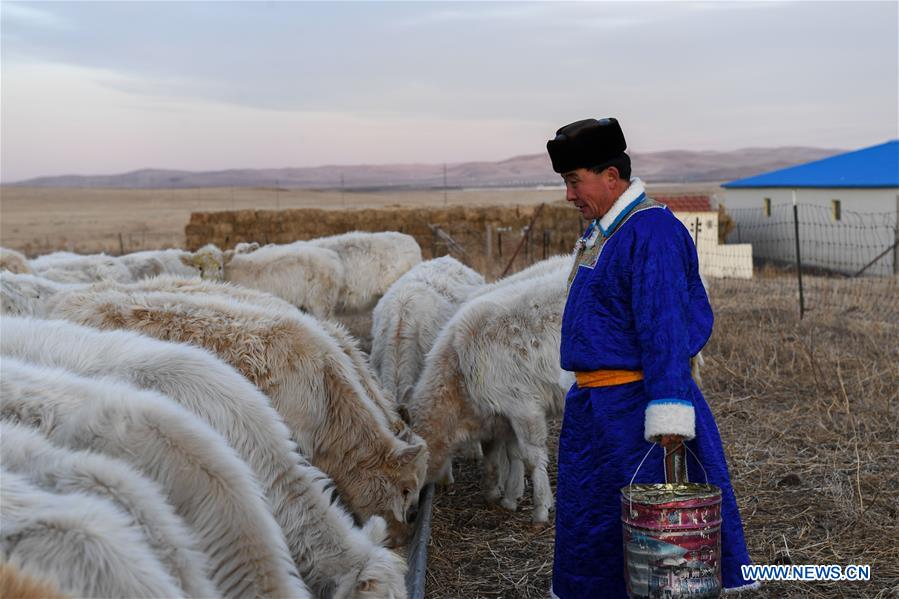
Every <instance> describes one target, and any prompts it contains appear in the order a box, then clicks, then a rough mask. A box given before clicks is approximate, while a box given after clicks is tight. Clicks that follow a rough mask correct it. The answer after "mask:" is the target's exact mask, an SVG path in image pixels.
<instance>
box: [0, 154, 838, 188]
mask: <svg viewBox="0 0 899 599" xmlns="http://www.w3.org/2000/svg"><path fill="white" fill-rule="evenodd" d="M843 151H844V150H837V149H822V148H806V147H781V148H746V149H741V150H734V151H730V152H695V151H689V150H671V151H666V152H645V153H635V154H632V156H631V158H632V159H633V165H634V173H635V174H636V175H637V176H639V177H641V178H642V179H644V180H645V181H647V182H650V183H694V182H717V181H730V180H733V179H740V178H743V177H748V176H750V175H757V174H759V173H763V172H766V171H771V170H775V169H779V168H784V167H787V166H792V165H795V164H801V163H804V162H810V161H812V160H818V159H821V158H826V157H828V156H833V155H834V154H839V153H841V152H843ZM341 177H342V178H343V182H341ZM560 182H561V181H560V179H559V176H558V175H556V174H555V173H554V172H553V171H552V168H551V166H550V161H549V157H548V156H547V155H546V153H540V154H530V155H527V156H515V157H514V158H509V159H507V160H502V161H499V162H462V163H455V164H447V165H446V184H447V186H449V187H454V188H458V187H530V186H534V185H558V184H560ZM9 185H15V186H21V187H118V188H128V189H147V188H160V187H162V188H169V187H176V188H184V187H275V186H278V187H284V188H290V187H303V188H317V189H336V188H340V187H345V188H347V189H383V188H397V187H408V188H435V187H436V188H440V187H443V185H444V165H442V164H380V165H370V164H362V165H343V166H338V165H329V166H316V167H306V168H280V169H231V170H223V171H207V172H193V171H177V170H163V169H143V170H138V171H133V172H130V173H122V174H119V175H63V176H59V177H38V178H36V179H29V180H27V181H18V182H16V183H11V184H9Z"/></svg>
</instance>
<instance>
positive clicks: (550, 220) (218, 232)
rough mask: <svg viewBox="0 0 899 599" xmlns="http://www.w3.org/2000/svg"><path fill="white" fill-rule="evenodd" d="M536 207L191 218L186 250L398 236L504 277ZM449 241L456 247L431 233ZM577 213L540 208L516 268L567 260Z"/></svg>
mask: <svg viewBox="0 0 899 599" xmlns="http://www.w3.org/2000/svg"><path fill="white" fill-rule="evenodd" d="M536 210H537V206H449V207H444V208H411V209H402V208H378V209H360V210H343V211H338V210H320V209H297V210H280V211H277V210H238V211H225V212H194V213H192V214H191V217H190V222H189V223H188V225H187V227H186V228H185V237H186V246H187V248H189V249H196V248H200V247H202V246H203V245H206V244H207V243H214V244H216V245H217V246H219V247H221V248H222V249H229V248H232V247H234V246H235V245H236V244H238V243H240V242H250V241H256V242H259V243H290V242H293V241H298V240H306V239H315V238H317V237H325V236H328V235H338V234H341V233H346V232H348V231H399V232H401V233H406V234H408V235H412V236H413V237H415V240H416V241H417V242H418V244H419V245H420V246H421V248H422V253H423V254H424V256H425V258H434V257H438V256H442V255H445V254H447V253H453V254H454V255H455V256H456V257H457V258H459V259H460V260H462V261H464V262H465V263H466V264H468V265H469V266H472V267H473V268H476V269H478V270H480V271H482V272H487V273H488V274H495V273H494V271H497V273H496V274H498V271H499V270H502V267H504V266H505V264H506V262H508V260H509V259H510V258H511V256H512V254H513V252H514V250H515V248H516V246H517V245H518V243H519V242H520V240H521V238H522V235H523V231H524V230H525V229H526V227H527V226H528V225H529V224H530V222H531V220H532V218H533V216H534V213H535V211H536ZM435 225H436V226H437V227H440V229H441V230H442V231H443V232H444V233H446V234H447V235H449V237H450V238H451V239H452V240H453V242H454V243H455V244H456V245H453V244H451V243H448V242H447V241H446V239H445V237H442V236H440V235H439V234H436V233H435V230H434V228H433V226H435ZM581 228H582V222H581V219H580V216H579V214H578V212H577V211H576V210H573V209H572V208H571V207H570V206H568V205H567V204H565V203H564V202H555V203H552V204H547V205H545V206H544V207H543V210H542V211H541V213H540V215H539V217H538V218H537V220H536V221H535V222H534V227H533V230H532V232H531V235H530V237H529V239H528V241H527V243H526V244H525V246H523V248H522V251H521V253H520V258H519V259H518V260H517V264H516V268H521V267H523V266H525V265H526V264H528V263H530V262H534V261H536V260H540V259H542V258H543V257H544V255H543V254H544V252H545V253H546V255H547V256H550V255H554V254H558V253H567V252H570V251H571V249H572V248H573V247H574V242H575V241H576V240H577V237H578V235H579V234H580V232H581Z"/></svg>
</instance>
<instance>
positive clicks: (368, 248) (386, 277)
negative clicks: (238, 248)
mask: <svg viewBox="0 0 899 599" xmlns="http://www.w3.org/2000/svg"><path fill="white" fill-rule="evenodd" d="M309 243H310V244H311V245H314V246H317V247H321V248H325V249H328V250H333V251H334V252H337V255H338V256H340V260H341V261H342V262H343V267H344V280H345V284H344V287H343V290H342V292H341V294H340V304H339V309H340V311H342V312H358V311H362V310H367V309H370V308H371V307H372V306H374V305H375V303H376V302H377V301H378V298H380V297H381V296H382V295H383V294H384V292H386V291H387V289H388V288H389V287H390V286H391V285H392V284H393V282H394V281H396V280H397V279H398V278H400V277H401V276H402V275H403V273H405V272H406V271H408V270H409V269H410V268H412V267H413V266H415V265H416V264H418V263H419V262H421V248H420V247H419V246H418V242H416V241H415V238H414V237H412V236H411V235H406V234H404V233H396V232H393V231H384V232H380V233H365V232H361V231H353V232H351V233H344V234H342V235H333V236H331V237H320V238H318V239H313V240H311V241H309ZM257 251H258V250H257Z"/></svg>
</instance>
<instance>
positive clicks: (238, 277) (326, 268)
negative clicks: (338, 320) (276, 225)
mask: <svg viewBox="0 0 899 599" xmlns="http://www.w3.org/2000/svg"><path fill="white" fill-rule="evenodd" d="M224 278H225V280H226V281H229V282H232V283H236V284H238V285H242V286H244V287H249V288H251V289H258V290H260V291H266V292H268V293H271V294H274V295H276V296H278V297H280V298H282V299H284V300H286V301H288V302H290V303H291V304H293V305H294V306H296V307H297V308H299V309H301V310H303V311H305V312H309V313H310V314H313V315H314V316H317V317H319V318H327V317H329V316H331V315H332V314H333V313H334V309H335V308H336V306H337V302H338V298H339V297H340V293H341V291H342V289H343V288H344V285H345V283H346V282H345V276H344V265H343V262H342V261H341V259H340V256H338V255H337V253H336V252H333V251H331V250H329V249H325V248H320V247H316V246H314V245H311V244H309V243H305V242H302V241H300V242H297V243H291V244H288V245H267V246H264V247H261V248H258V249H256V250H255V251H252V252H247V253H234V254H233V255H231V256H230V259H229V260H228V261H227V263H226V264H225V270H224Z"/></svg>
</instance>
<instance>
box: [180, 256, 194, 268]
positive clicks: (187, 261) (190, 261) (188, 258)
mask: <svg viewBox="0 0 899 599" xmlns="http://www.w3.org/2000/svg"><path fill="white" fill-rule="evenodd" d="M178 257H179V258H180V259H181V262H182V263H183V264H184V265H185V266H193V265H194V262H193V260H194V257H193V256H192V255H190V254H181V255H180V256H178Z"/></svg>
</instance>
